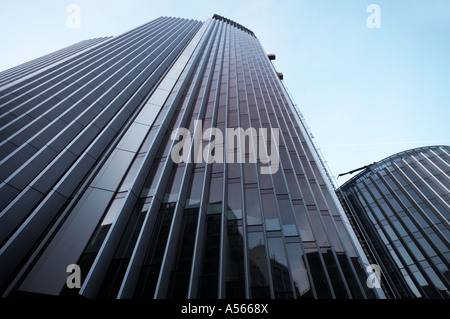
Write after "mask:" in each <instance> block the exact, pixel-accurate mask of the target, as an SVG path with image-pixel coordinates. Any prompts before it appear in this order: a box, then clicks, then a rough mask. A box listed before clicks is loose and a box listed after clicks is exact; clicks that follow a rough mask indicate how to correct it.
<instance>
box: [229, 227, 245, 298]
mask: <svg viewBox="0 0 450 319" xmlns="http://www.w3.org/2000/svg"><path fill="white" fill-rule="evenodd" d="M226 248H227V258H226V262H227V271H226V277H227V279H226V281H227V286H226V287H227V288H226V295H227V298H245V273H244V230H243V226H238V225H237V221H228V227H227V245H226Z"/></svg>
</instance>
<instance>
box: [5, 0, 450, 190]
mask: <svg viewBox="0 0 450 319" xmlns="http://www.w3.org/2000/svg"><path fill="white" fill-rule="evenodd" d="M71 4H75V5H77V6H78V7H79V9H80V27H79V28H71V27H69V25H68V24H67V20H68V18H69V16H70V15H71V14H72V13H71V12H67V8H68V7H69V5H71ZM370 4H376V5H377V6H378V8H379V9H380V10H379V12H380V16H379V20H373V19H372V18H374V16H373V15H372V14H374V13H375V11H373V10H369V12H368V11H367V8H368V6H369V5H370ZM214 13H217V14H219V15H222V16H224V17H226V18H229V19H231V20H234V21H236V22H238V23H239V24H242V25H243V26H245V27H247V28H248V29H250V30H252V31H253V32H254V33H255V35H256V36H257V37H258V39H259V40H260V42H261V44H262V45H263V47H264V49H265V51H266V52H267V53H275V54H276V55H277V59H276V61H274V64H275V66H276V68H277V69H278V70H279V71H281V72H283V74H284V82H285V84H286V86H287V87H288V89H289V91H290V92H291V94H292V96H293V98H294V100H295V102H296V103H297V104H298V107H299V109H300V110H301V112H302V113H303V115H304V117H305V119H306V122H307V124H308V126H309V127H310V129H311V131H312V133H313V135H314V138H315V143H316V145H318V147H319V148H320V151H321V153H322V155H323V158H324V159H325V161H326V162H327V164H328V166H329V169H330V171H331V173H332V175H334V176H336V177H337V175H338V174H340V173H344V172H347V171H350V170H352V169H355V168H358V167H361V166H363V165H367V164H370V163H373V162H375V161H378V160H381V159H383V158H385V157H387V156H390V155H393V154H395V153H397V152H400V151H404V150H407V149H411V148H415V147H420V146H428V145H444V144H445V145H448V144H450V1H447V0H429V1H425V0H423V1H417V0H370V1H363V0H303V1H299V0H294V1H280V0H277V1H275V0H240V1H237V0H226V1H223V0H192V1H182V0H177V1H161V0H158V1H155V0H150V1H149V0H107V1H103V0H97V1H93V0H86V1H85V0H70V1H67V0H41V1H32V0H28V1H25V0H0V30H2V32H0V43H1V50H0V70H5V69H8V68H10V67H13V66H16V65H18V64H20V63H23V62H27V61H29V60H31V59H34V58H37V57H40V56H42V55H44V54H47V53H50V52H53V51H55V50H58V49H61V48H63V47H66V46H69V45H71V44H74V43H76V42H79V41H82V40H85V39H90V38H95V37H103V36H110V35H113V36H114V35H119V34H121V33H124V32H126V31H129V30H131V29H133V28H135V27H137V26H140V25H142V24H144V23H146V22H149V21H151V20H153V19H155V18H157V17H160V16H172V17H182V18H192V19H198V20H201V21H205V20H206V19H207V18H210V17H212V16H213V14H214ZM368 18H369V22H379V23H380V25H379V26H380V27H379V28H376V27H375V28H369V26H368V24H367V20H368ZM369 25H370V23H369ZM349 177H351V176H350V175H347V176H346V177H343V178H342V177H341V178H339V179H338V180H337V184H338V185H342V183H343V182H344V181H345V180H347V179H348V178H349Z"/></svg>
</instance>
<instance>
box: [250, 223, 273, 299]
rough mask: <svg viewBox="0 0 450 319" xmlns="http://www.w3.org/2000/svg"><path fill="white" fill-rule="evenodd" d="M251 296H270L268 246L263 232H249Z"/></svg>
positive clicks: (255, 297)
mask: <svg viewBox="0 0 450 319" xmlns="http://www.w3.org/2000/svg"><path fill="white" fill-rule="evenodd" d="M248 258H249V264H250V265H249V267H250V285H251V294H252V295H251V297H252V298H253V299H258V298H265V299H267V298H270V288H269V276H268V269H267V257H266V248H265V243H264V236H263V233H262V232H253V233H248Z"/></svg>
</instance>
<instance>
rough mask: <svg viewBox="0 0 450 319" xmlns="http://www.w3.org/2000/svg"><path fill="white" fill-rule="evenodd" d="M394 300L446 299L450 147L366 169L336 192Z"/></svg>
mask: <svg viewBox="0 0 450 319" xmlns="http://www.w3.org/2000/svg"><path fill="white" fill-rule="evenodd" d="M338 194H339V195H340V197H341V199H342V201H343V202H344V203H345V204H346V205H347V212H348V214H349V215H350V220H352V221H354V222H355V228H356V229H357V232H359V234H360V237H361V238H362V239H363V243H364V244H365V245H366V246H367V247H368V248H367V251H370V258H369V259H372V262H373V263H376V264H378V265H380V267H381V271H382V274H383V276H382V280H381V282H382V283H384V285H385V287H386V289H387V290H388V291H389V292H388V295H390V296H391V297H393V298H450V292H449V289H450V272H449V269H450V224H449V221H450V147H449V146H431V147H422V148H416V149H412V150H409V151H405V152H401V153H398V154H395V155H393V156H390V157H388V158H386V159H384V160H382V161H379V162H377V163H374V164H372V165H370V166H369V167H368V168H367V169H365V170H364V171H362V172H361V173H359V174H358V175H356V176H355V177H353V178H352V179H351V180H349V181H348V182H347V183H345V184H344V185H342V186H341V187H340V188H339V189H338Z"/></svg>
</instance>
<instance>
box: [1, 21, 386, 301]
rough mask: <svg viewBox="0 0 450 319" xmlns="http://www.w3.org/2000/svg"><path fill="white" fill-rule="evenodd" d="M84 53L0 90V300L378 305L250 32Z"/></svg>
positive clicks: (218, 32)
mask: <svg viewBox="0 0 450 319" xmlns="http://www.w3.org/2000/svg"><path fill="white" fill-rule="evenodd" d="M89 44H92V45H91V46H83V47H82V48H81V50H78V51H65V52H70V53H68V54H67V55H64V57H62V59H59V58H57V57H56V56H55V57H54V58H53V56H52V55H50V58H51V59H50V60H48V59H46V60H45V61H47V62H48V63H47V62H45V63H44V62H42V64H39V63H37V64H33V69H32V70H31V69H30V72H28V73H27V72H25V73H23V76H20V75H22V74H18V76H17V77H14V76H13V74H11V72H9V73H8V74H5V76H7V75H8V79H11V82H5V84H4V85H3V86H1V87H0V93H1V95H0V112H1V113H0V136H1V141H2V142H1V145H0V150H1V152H0V154H1V155H2V157H1V159H0V172H1V178H2V183H1V185H0V196H1V198H2V201H1V203H0V204H1V207H0V209H1V213H0V227H1V232H0V235H1V236H0V289H1V293H2V296H3V297H23V296H28V295H32V296H37V295H52V296H61V295H64V296H68V295H77V296H80V295H81V296H84V297H87V298H376V297H377V296H378V295H379V296H383V295H382V292H380V291H377V289H370V288H369V287H368V286H367V285H366V278H367V276H368V273H366V267H367V259H366V257H365V255H364V254H363V253H362V249H361V246H360V244H359V243H358V241H357V240H356V236H355V234H354V232H353V230H352V229H351V227H350V226H349V223H348V220H347V218H346V216H345V214H344V212H343V210H342V207H341V206H340V204H339V201H338V199H337V197H336V195H335V193H334V189H333V187H332V186H331V185H330V182H329V180H328V178H327V176H326V171H325V170H324V169H323V167H322V165H321V162H320V158H319V157H318V154H317V153H316V150H315V148H314V146H313V144H312V142H311V140H310V135H309V133H308V132H307V131H306V128H305V126H304V123H303V122H302V120H301V117H300V114H299V112H298V110H297V108H296V106H295V105H294V104H293V102H292V101H291V99H290V97H289V94H288V93H287V91H286V89H285V87H284V85H283V83H282V81H281V80H282V79H281V77H280V76H279V74H278V73H277V72H276V70H275V68H274V66H273V65H272V62H271V61H270V59H271V58H273V57H271V58H269V57H268V56H267V54H266V53H265V52H264V50H263V48H262V46H261V44H260V43H259V41H258V39H257V38H256V36H255V35H254V34H253V32H252V31H250V30H248V29H247V28H245V27H243V26H242V25H240V24H238V23H236V22H234V21H231V20H229V19H226V18H223V17H221V16H217V15H215V16H214V17H213V18H211V19H208V20H207V21H205V22H200V21H194V20H186V19H178V18H168V17H161V18H158V19H156V20H154V21H151V22H149V23H148V24H145V25H143V26H141V27H138V28H136V29H134V30H131V31H129V32H127V33H124V34H122V35H119V36H115V37H111V38H107V39H102V41H96V42H89ZM39 61H41V60H39ZM39 66H42V68H39ZM25 67H26V66H25ZM19 69H20V68H19ZM12 73H14V72H12ZM0 78H2V77H1V76H0ZM8 81H9V80H8ZM228 129H231V132H232V134H231V135H228V134H225V133H224V132H229V131H228ZM220 132H222V133H223V134H222V133H220ZM268 132H270V133H268ZM277 132H278V133H279V134H278V133H277ZM180 143H181V144H180ZM242 145H243V147H242ZM269 145H270V147H269ZM180 146H181V147H180ZM238 146H240V147H238ZM229 154H234V155H233V156H232V157H231V158H230V157H228V155H229ZM256 154H258V157H255V155H256ZM269 160H270V161H269ZM77 271H80V272H81V278H79V280H77V278H76V277H77ZM68 279H70V280H69V283H68V281H67V280H68ZM71 280H73V281H71Z"/></svg>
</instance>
